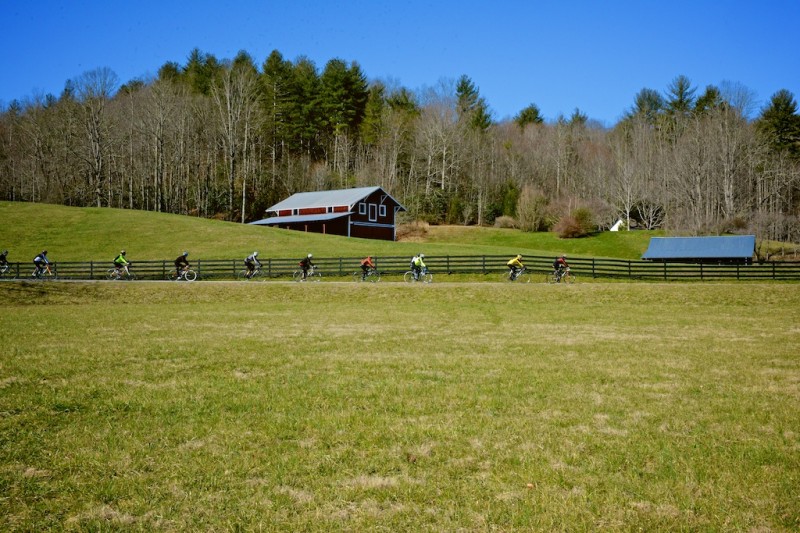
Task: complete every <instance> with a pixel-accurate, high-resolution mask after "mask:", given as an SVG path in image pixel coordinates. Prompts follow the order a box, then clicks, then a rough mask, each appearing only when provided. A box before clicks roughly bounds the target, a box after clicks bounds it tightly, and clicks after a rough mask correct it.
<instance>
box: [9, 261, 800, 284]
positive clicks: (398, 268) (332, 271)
mask: <svg viewBox="0 0 800 533" xmlns="http://www.w3.org/2000/svg"><path fill="white" fill-rule="evenodd" d="M508 259H509V258H508V257H507V256H496V255H495V256H492V255H477V256H476V255H446V256H430V257H426V258H425V263H426V264H427V266H428V269H429V270H430V271H431V272H432V273H433V274H438V275H442V274H484V275H485V274H492V273H499V272H502V271H504V270H506V268H507V267H506V262H507V261H508ZM373 261H374V262H375V264H376V266H377V268H378V270H380V271H381V272H382V273H383V274H385V275H392V274H403V273H404V272H406V271H407V270H409V258H408V257H406V256H385V257H373ZM552 261H553V258H552V257H545V256H526V257H525V259H524V262H525V265H526V266H527V267H528V271H529V272H530V273H531V274H534V275H535V274H537V273H541V274H542V276H543V277H544V276H545V275H546V274H548V273H550V272H551V271H552ZM314 263H315V264H316V265H317V268H318V269H319V270H320V271H321V272H322V273H323V274H324V276H325V277H344V276H349V275H350V274H351V273H353V272H355V271H358V270H359V268H360V264H361V258H355V257H321V258H315V259H314ZM569 263H570V267H571V270H572V272H573V273H575V274H576V275H578V276H579V277H581V278H617V279H630V280H655V281H657V280H661V281H712V280H755V281H758V280H781V281H800V261H792V262H789V261H770V262H764V263H754V264H751V265H730V264H709V263H661V262H658V263H655V262H650V261H628V260H623V259H595V258H580V257H576V258H570V259H569ZM262 265H263V266H262V269H261V270H262V274H263V275H264V276H265V277H269V278H281V277H287V278H290V277H291V275H292V273H293V272H294V271H296V270H297V269H298V268H299V265H298V261H297V259H285V258H270V259H265V260H262ZM9 266H10V269H9V271H8V272H6V273H5V274H4V275H3V279H7V278H18V279H26V278H28V279H29V278H31V274H32V272H33V265H30V264H27V263H9ZM110 268H112V265H111V263H110V262H108V261H85V262H67V261H65V262H56V263H52V264H51V269H52V270H53V272H54V273H55V274H56V275H57V277H58V278H60V279H74V280H100V279H106V278H107V273H108V270H109V269H110ZM244 268H245V266H244V263H243V261H242V260H241V259H202V260H198V261H195V262H193V263H192V269H194V270H195V271H196V272H197V274H198V279H207V280H208V279H234V278H236V274H237V273H238V272H241V271H242V270H243V269H244ZM174 270H175V266H174V265H173V262H172V261H135V262H133V263H132V265H131V271H132V272H133V273H135V274H136V278H137V279H145V280H163V279H166V278H167V276H168V275H169V273H170V272H173V271H174Z"/></svg>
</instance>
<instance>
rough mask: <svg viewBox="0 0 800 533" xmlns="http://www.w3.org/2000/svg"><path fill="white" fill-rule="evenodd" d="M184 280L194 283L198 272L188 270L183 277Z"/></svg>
mask: <svg viewBox="0 0 800 533" xmlns="http://www.w3.org/2000/svg"><path fill="white" fill-rule="evenodd" d="M183 279H185V280H186V281H194V280H196V279H197V272H195V271H194V270H187V271H186V273H185V274H184V275H183Z"/></svg>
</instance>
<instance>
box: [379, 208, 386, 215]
mask: <svg viewBox="0 0 800 533" xmlns="http://www.w3.org/2000/svg"><path fill="white" fill-rule="evenodd" d="M380 215H381V216H382V217H385V216H386V206H385V205H382V206H381V209H380Z"/></svg>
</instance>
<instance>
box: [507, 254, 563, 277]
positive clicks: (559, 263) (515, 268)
mask: <svg viewBox="0 0 800 533" xmlns="http://www.w3.org/2000/svg"><path fill="white" fill-rule="evenodd" d="M506 266H508V279H510V280H511V281H514V280H515V279H517V278H518V277H519V275H520V274H522V272H523V271H525V265H524V264H523V263H522V255H520V254H517V256H516V257H513V258H511V260H509V261H508V263H506ZM568 270H569V264H568V263H567V256H566V255H564V254H561V255H560V256H558V257H556V258H555V260H554V261H553V278H554V280H555V281H556V282H557V283H558V282H560V281H561V280H562V279H563V278H564V274H565V273H566V272H567V271H568Z"/></svg>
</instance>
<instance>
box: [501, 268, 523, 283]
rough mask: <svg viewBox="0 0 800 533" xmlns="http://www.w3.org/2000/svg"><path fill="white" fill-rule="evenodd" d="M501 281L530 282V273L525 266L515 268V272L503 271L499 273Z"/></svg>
mask: <svg viewBox="0 0 800 533" xmlns="http://www.w3.org/2000/svg"><path fill="white" fill-rule="evenodd" d="M500 280H501V281H515V282H517V283H530V282H531V275H530V274H528V269H527V268H526V267H522V268H521V269H519V270H517V271H516V272H511V271H509V272H503V273H502V274H501V275H500Z"/></svg>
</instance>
